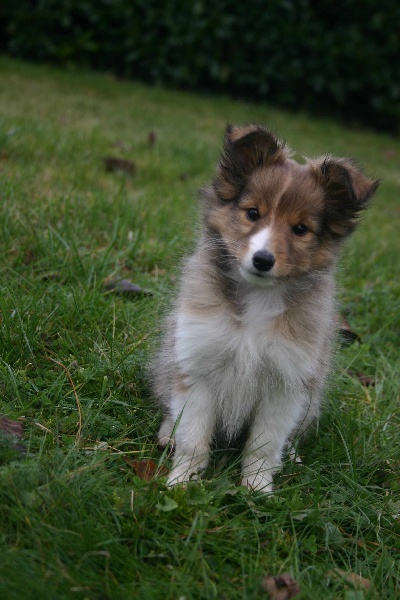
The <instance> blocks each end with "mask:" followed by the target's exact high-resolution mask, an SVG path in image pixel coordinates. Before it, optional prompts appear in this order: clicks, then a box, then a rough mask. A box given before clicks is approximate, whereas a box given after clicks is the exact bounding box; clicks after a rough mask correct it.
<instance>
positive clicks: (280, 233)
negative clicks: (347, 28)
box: [153, 125, 378, 493]
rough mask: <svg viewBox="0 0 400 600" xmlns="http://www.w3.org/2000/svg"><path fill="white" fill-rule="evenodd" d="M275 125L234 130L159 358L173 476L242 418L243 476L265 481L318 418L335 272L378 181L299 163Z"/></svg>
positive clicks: (321, 161) (337, 163) (194, 471)
mask: <svg viewBox="0 0 400 600" xmlns="http://www.w3.org/2000/svg"><path fill="white" fill-rule="evenodd" d="M290 156H291V151H290V149H289V148H288V147H287V146H286V145H285V143H284V142H282V141H281V140H280V139H279V138H278V137H277V136H276V135H274V134H273V133H272V132H271V131H269V130H267V129H265V128H264V127H261V126H258V125H249V126H245V127H231V126H229V127H228V128H227V131H226V136H225V140H224V148H223V151H222V154H221V157H220V160H219V164H218V166H217V170H216V174H215V176H214V179H213V181H212V183H211V184H210V185H209V186H207V187H205V188H204V189H203V190H202V192H201V205H202V227H201V233H200V236H199V240H198V244H197V247H196V250H195V252H194V253H193V254H192V255H191V256H189V258H188V259H187V260H186V261H185V264H184V266H183V272H182V276H181V282H180V291H179V295H178V297H177V299H176V302H175V305H174V308H173V310H172V312H171V314H170V316H169V318H168V320H167V324H166V331H165V335H164V338H163V342H162V345H161V349H160V351H159V353H158V356H157V357H156V359H155V361H154V365H153V383H154V392H155V395H156V397H157V398H158V400H159V402H160V403H161V405H162V407H163V410H164V420H163V421H162V424H161V428H160V431H159V443H160V445H161V446H166V445H167V444H168V443H172V444H173V445H174V448H175V453H174V458H173V467H172V470H171V472H170V474H169V479H168V483H169V484H172V485H173V484H175V483H182V482H186V481H188V480H190V479H193V478H196V477H198V475H199V474H201V472H202V471H203V470H204V469H205V467H206V466H207V462H208V459H209V454H210V446H211V444H212V441H213V439H215V437H216V436H217V435H218V434H220V433H222V434H223V435H224V437H225V439H227V440H228V442H229V440H233V439H235V438H236V437H237V435H238V434H239V433H240V432H241V431H242V430H243V429H244V428H245V429H246V431H247V432H248V434H247V441H246V443H245V445H244V450H243V462H242V485H245V486H248V487H249V488H251V489H253V490H259V491H262V492H265V493H268V492H270V491H271V490H272V479H273V475H274V473H275V472H276V471H277V469H279V467H280V465H281V461H282V454H283V451H284V450H285V448H286V447H287V446H288V445H289V444H291V442H292V440H293V439H294V438H297V437H298V436H300V435H302V434H303V433H304V432H305V431H307V429H308V428H309V426H310V424H311V423H312V422H313V421H314V420H315V419H316V418H317V416H318V412H319V407H320V403H321V394H322V391H323V388H324V384H325V381H326V378H327V374H328V371H329V366H330V359H331V355H332V345H333V341H334V332H335V318H334V317H335V282H334V271H335V266H336V264H337V260H338V257H339V254H340V251H341V249H342V246H343V242H344V241H345V239H346V238H347V237H348V236H349V235H350V234H351V233H352V232H353V231H354V229H355V228H356V224H357V217H358V216H359V213H360V211H362V210H363V209H365V208H366V206H367V203H368V200H369V199H370V198H371V196H372V195H373V193H374V192H375V190H376V188H377V186H378V181H375V180H372V179H368V178H367V177H366V176H365V175H364V174H363V173H362V172H361V171H360V170H359V168H358V167H357V166H356V165H355V164H354V163H353V162H352V161H350V160H348V159H345V158H334V157H332V156H329V155H328V156H323V157H321V158H318V159H316V160H308V161H307V162H306V163H305V164H299V163H297V162H295V161H294V160H292V159H291V158H290Z"/></svg>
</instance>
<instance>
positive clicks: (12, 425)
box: [0, 415, 26, 454]
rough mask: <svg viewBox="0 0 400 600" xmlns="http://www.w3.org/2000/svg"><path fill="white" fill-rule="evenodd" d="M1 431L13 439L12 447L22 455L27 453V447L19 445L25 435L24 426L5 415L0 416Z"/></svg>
mask: <svg viewBox="0 0 400 600" xmlns="http://www.w3.org/2000/svg"><path fill="white" fill-rule="evenodd" d="M0 431H1V432H2V433H4V434H6V436H8V437H10V438H11V440H10V441H11V443H12V447H13V448H14V450H17V451H18V452H20V453H21V454H24V453H25V452H26V448H25V446H23V444H20V443H19V440H21V439H22V435H23V425H22V423H20V422H19V421H12V420H11V419H9V418H8V417H6V416H4V415H0Z"/></svg>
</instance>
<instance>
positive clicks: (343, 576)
mask: <svg viewBox="0 0 400 600" xmlns="http://www.w3.org/2000/svg"><path fill="white" fill-rule="evenodd" d="M325 577H330V578H331V579H334V580H335V581H346V583H350V584H351V585H352V586H353V587H355V588H358V589H363V590H365V591H366V592H367V591H368V590H369V589H370V587H371V581H370V580H369V579H366V578H365V577H361V575H357V573H348V572H346V571H343V570H342V569H332V570H331V571H328V572H327V573H325Z"/></svg>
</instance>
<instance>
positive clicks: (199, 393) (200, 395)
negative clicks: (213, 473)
mask: <svg viewBox="0 0 400 600" xmlns="http://www.w3.org/2000/svg"><path fill="white" fill-rule="evenodd" d="M172 414H173V416H174V419H175V422H176V424H175V435H174V438H175V455H174V459H173V467H172V470H171V472H170V474H169V477H168V485H175V484H177V483H183V482H185V481H189V480H190V479H197V478H198V476H199V474H201V472H202V471H203V470H204V469H205V467H206V466H207V463H208V459H209V454H210V442H211V438H212V436H213V432H214V420H215V417H214V406H213V401H212V395H211V393H210V391H209V390H208V388H207V386H206V385H204V384H201V383H196V384H194V385H191V386H190V387H189V388H188V389H186V390H185V391H183V390H182V389H181V390H180V391H179V392H176V394H175V396H174V400H173V404H172Z"/></svg>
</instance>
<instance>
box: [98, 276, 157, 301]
mask: <svg viewBox="0 0 400 600" xmlns="http://www.w3.org/2000/svg"><path fill="white" fill-rule="evenodd" d="M104 287H105V289H106V290H107V292H115V293H116V294H120V295H121V296H128V297H132V296H137V295H138V294H143V296H152V295H153V292H151V291H150V290H145V289H143V288H141V287H140V285H137V284H136V283H132V281H130V280H129V279H111V280H108V281H105V282H104Z"/></svg>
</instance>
